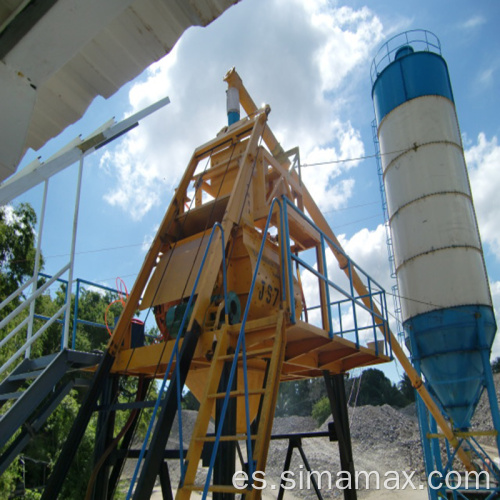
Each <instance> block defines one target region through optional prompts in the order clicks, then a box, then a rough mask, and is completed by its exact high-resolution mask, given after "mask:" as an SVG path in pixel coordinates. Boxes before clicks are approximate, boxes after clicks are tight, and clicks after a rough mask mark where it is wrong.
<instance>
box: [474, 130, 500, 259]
mask: <svg viewBox="0 0 500 500" xmlns="http://www.w3.org/2000/svg"><path fill="white" fill-rule="evenodd" d="M465 157H466V160H467V164H468V167H469V177H470V183H471V189H472V195H473V198H474V206H475V209H476V215H477V219H478V224H479V230H480V233H481V238H482V240H483V243H484V244H486V245H488V246H489V247H490V249H491V250H492V252H493V253H494V254H495V256H496V258H497V259H500V227H499V225H498V221H499V220H500V205H499V204H498V193H499V192H500V169H499V168H498V166H499V165H500V146H499V145H498V140H497V137H496V136H494V137H493V138H492V139H491V140H488V139H487V138H486V136H485V134H484V133H480V134H479V135H478V138H477V143H476V144H475V145H472V146H471V147H469V148H468V149H467V150H466V151H465Z"/></svg>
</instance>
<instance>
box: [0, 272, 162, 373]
mask: <svg viewBox="0 0 500 500" xmlns="http://www.w3.org/2000/svg"><path fill="white" fill-rule="evenodd" d="M66 270H67V266H66V267H65V268H63V269H61V271H59V272H58V273H56V274H55V275H53V276H51V275H49V274H46V273H38V277H39V278H43V279H45V280H46V281H45V283H44V284H43V285H42V286H40V288H38V289H37V290H36V293H35V294H33V295H32V296H30V297H28V298H27V299H26V300H24V301H23V303H22V304H20V305H19V306H18V307H17V308H16V309H15V310H14V311H12V312H11V313H10V314H9V315H8V316H6V317H5V318H4V319H3V320H2V321H1V322H0V327H1V328H4V327H5V326H8V324H9V323H10V322H11V321H13V320H14V319H15V318H16V317H17V316H18V315H19V314H22V313H23V311H24V310H25V309H27V308H28V306H29V307H30V314H28V315H27V316H26V318H24V319H23V320H22V321H21V322H20V323H19V324H18V325H16V326H15V327H14V328H13V329H12V331H10V332H9V333H8V334H7V335H6V336H5V337H4V338H3V339H2V340H1V341H0V348H2V347H3V346H4V345H7V344H8V342H9V341H11V340H13V339H14V338H15V337H16V335H17V334H18V333H19V332H21V331H26V329H27V328H28V327H29V325H30V324H31V325H33V324H34V323H33V321H34V320H40V321H43V324H42V325H41V327H40V328H39V329H38V330H37V331H36V332H35V333H34V334H32V335H31V337H29V336H28V339H27V341H26V342H25V344H24V345H23V346H22V347H21V348H19V349H18V351H16V353H14V355H13V356H12V357H11V358H9V359H8V360H7V362H6V363H4V365H3V366H2V367H1V368H0V374H2V373H3V372H5V371H6V370H7V369H8V368H9V367H10V366H12V364H13V363H14V362H15V361H16V360H17V359H18V358H19V357H20V356H21V355H22V353H23V352H26V351H27V350H28V349H29V347H30V346H32V345H33V343H34V342H35V341H36V340H37V339H38V338H39V337H40V336H41V335H42V334H43V333H44V332H46V331H47V329H48V328H50V326H52V325H53V324H58V325H60V326H61V336H60V350H62V349H63V348H64V347H63V338H64V330H63V328H64V324H65V321H66V317H65V316H66V313H67V311H68V305H67V300H68V297H69V294H68V293H66V295H65V301H64V304H63V305H62V306H61V308H60V309H58V311H57V312H56V313H55V314H53V315H52V316H46V315H44V314H40V313H37V312H35V308H34V305H35V302H36V299H37V298H40V297H41V296H42V295H43V294H46V293H51V287H52V286H53V285H55V284H56V283H60V284H61V285H63V286H65V287H66V289H67V287H68V280H66V279H63V278H61V275H63V274H64V273H65V272H66ZM33 279H34V278H30V279H29V280H28V281H27V282H26V283H24V284H23V285H22V286H21V287H20V288H19V289H18V290H16V292H14V293H13V294H12V295H11V296H9V297H7V299H5V300H4V301H3V302H2V303H1V304H0V310H1V309H2V308H3V307H5V306H6V305H7V304H9V303H10V302H11V301H12V300H13V299H14V298H16V297H18V296H19V295H20V294H21V293H22V292H23V290H25V289H26V288H28V287H29V286H30V285H31V284H32V283H33ZM73 283H76V292H75V294H74V296H73V295H72V294H71V296H72V297H74V306H73V315H72V317H71V318H70V320H69V321H72V325H73V326H72V338H71V349H73V350H75V349H77V348H78V345H77V334H78V333H77V332H78V325H83V326H89V327H94V328H99V329H102V330H106V328H107V326H106V324H105V322H104V321H103V322H102V323H100V322H98V321H90V320H87V319H83V318H81V317H79V315H80V314H81V310H80V298H81V293H82V290H84V289H85V288H84V287H91V288H97V289H99V290H103V291H106V292H110V293H112V294H117V293H118V292H117V290H116V289H114V288H110V287H107V286H104V285H100V284H98V283H93V282H91V281H88V280H84V279H81V278H77V279H76V280H74V281H73ZM32 328H33V327H32ZM144 335H145V337H150V338H151V339H156V338H157V337H156V336H154V335H149V334H147V333H145V334H144Z"/></svg>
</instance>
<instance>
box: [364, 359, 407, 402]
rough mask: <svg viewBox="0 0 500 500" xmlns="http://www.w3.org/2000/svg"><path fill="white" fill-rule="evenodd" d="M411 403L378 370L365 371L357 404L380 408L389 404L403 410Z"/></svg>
mask: <svg viewBox="0 0 500 500" xmlns="http://www.w3.org/2000/svg"><path fill="white" fill-rule="evenodd" d="M408 403H409V401H408V399H407V398H406V397H405V396H404V395H403V394H402V393H401V392H400V391H399V389H398V388H397V386H396V385H394V384H393V383H392V382H391V381H390V380H389V379H388V378H387V377H386V376H385V375H384V372H382V371H380V370H377V369H376V368H369V369H368V370H365V371H364V372H363V374H362V376H361V387H360V388H359V395H358V399H357V404H358V405H359V406H363V405H373V406H380V405H384V404H388V405H391V406H395V407H397V408H402V407H404V406H406V405H407V404H408Z"/></svg>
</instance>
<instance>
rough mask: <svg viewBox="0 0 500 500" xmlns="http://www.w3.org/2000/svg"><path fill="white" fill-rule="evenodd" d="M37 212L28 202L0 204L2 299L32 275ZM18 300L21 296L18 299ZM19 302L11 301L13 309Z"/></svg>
mask: <svg viewBox="0 0 500 500" xmlns="http://www.w3.org/2000/svg"><path fill="white" fill-rule="evenodd" d="M35 225H36V213H35V211H34V210H33V208H32V207H31V206H30V205H29V204H27V203H21V204H20V205H19V206H18V207H16V208H13V207H12V206H10V205H7V206H3V207H0V298H1V299H2V300H3V299H4V298H6V297H8V296H9V295H10V294H11V293H13V292H14V291H15V290H17V288H18V287H19V285H21V284H22V283H23V282H24V281H25V280H26V278H28V277H30V276H32V275H33V269H34V262H35V253H36V250H35ZM18 300H19V299H18ZM17 303H18V301H14V303H13V304H11V309H13V308H14V307H15V306H16V305H17Z"/></svg>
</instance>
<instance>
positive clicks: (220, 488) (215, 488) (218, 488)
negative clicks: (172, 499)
mask: <svg viewBox="0 0 500 500" xmlns="http://www.w3.org/2000/svg"><path fill="white" fill-rule="evenodd" d="M179 489H186V490H190V491H203V490H204V489H205V486H203V485H201V484H185V485H184V486H182V488H179ZM208 491H212V492H214V493H234V494H236V495H243V494H244V492H245V491H247V490H246V489H240V488H235V487H234V486H231V485H228V484H211V485H210V486H209V487H208Z"/></svg>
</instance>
